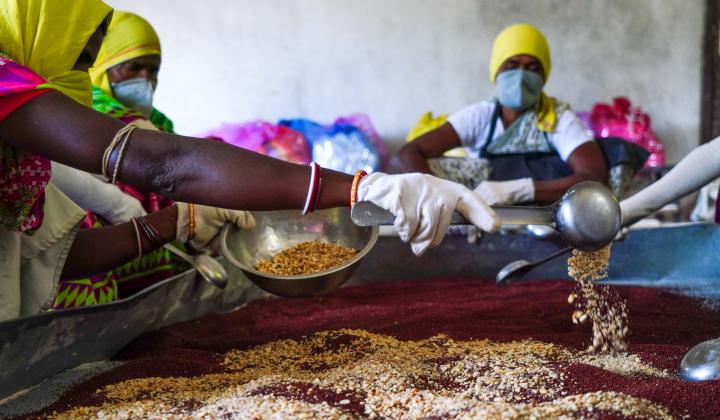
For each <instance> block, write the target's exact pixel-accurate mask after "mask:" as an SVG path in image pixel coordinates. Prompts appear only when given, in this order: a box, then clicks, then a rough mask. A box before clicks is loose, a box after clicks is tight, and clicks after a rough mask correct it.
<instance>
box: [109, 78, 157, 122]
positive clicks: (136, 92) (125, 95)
mask: <svg viewBox="0 0 720 420" xmlns="http://www.w3.org/2000/svg"><path fill="white" fill-rule="evenodd" d="M111 86H112V90H113V94H114V95H115V98H116V99H117V100H118V101H120V102H121V103H122V104H123V105H125V106H126V107H128V108H132V109H134V110H136V111H138V112H139V113H141V114H143V116H144V117H145V118H146V119H149V118H150V113H152V109H153V105H152V104H153V95H154V94H155V84H154V83H153V82H151V81H149V80H147V79H130V80H125V81H124V82H120V83H112V84H111Z"/></svg>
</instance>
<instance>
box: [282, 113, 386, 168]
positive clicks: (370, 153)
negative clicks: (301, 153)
mask: <svg viewBox="0 0 720 420" xmlns="http://www.w3.org/2000/svg"><path fill="white" fill-rule="evenodd" d="M279 124H280V125H283V126H286V127H289V128H291V129H293V130H295V131H298V132H300V133H302V134H303V135H304V136H305V138H306V139H307V140H308V142H309V143H310V149H311V151H312V160H314V161H315V162H317V163H319V164H320V166H322V167H323V168H328V169H332V170H335V171H340V172H345V173H347V174H354V173H355V172H356V171H357V170H359V169H363V170H365V171H367V172H368V173H371V172H376V171H378V170H380V164H381V159H380V153H379V152H378V150H377V149H376V148H375V146H374V145H373V144H372V141H371V140H370V139H369V138H368V136H367V135H366V134H365V133H363V131H361V130H360V129H359V128H357V127H355V126H353V125H350V124H347V123H337V122H336V123H335V124H332V125H321V124H318V123H316V122H314V121H310V120H306V119H293V120H281V121H280V123H279Z"/></svg>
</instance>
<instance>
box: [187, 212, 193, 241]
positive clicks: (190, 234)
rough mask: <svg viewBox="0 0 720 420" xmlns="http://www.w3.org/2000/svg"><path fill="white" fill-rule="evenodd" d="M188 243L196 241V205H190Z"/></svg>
mask: <svg viewBox="0 0 720 420" xmlns="http://www.w3.org/2000/svg"><path fill="white" fill-rule="evenodd" d="M188 216H189V218H190V221H189V222H188V241H192V240H193V239H195V204H188Z"/></svg>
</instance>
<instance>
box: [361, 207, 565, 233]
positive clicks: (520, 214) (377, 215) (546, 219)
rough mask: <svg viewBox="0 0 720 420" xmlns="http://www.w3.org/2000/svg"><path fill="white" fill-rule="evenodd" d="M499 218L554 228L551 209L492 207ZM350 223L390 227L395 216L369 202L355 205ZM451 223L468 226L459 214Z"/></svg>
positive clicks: (501, 221)
mask: <svg viewBox="0 0 720 420" xmlns="http://www.w3.org/2000/svg"><path fill="white" fill-rule="evenodd" d="M493 210H495V213H496V214H497V215H498V217H499V218H500V224H502V225H545V226H550V227H555V218H554V215H553V208H552V207H514V206H498V207H493ZM350 216H351V218H352V221H353V222H354V223H355V224H356V225H358V226H383V225H392V224H393V222H394V221H395V216H393V215H392V213H390V212H389V211H387V210H385V209H383V208H380V207H378V206H376V205H375V204H373V203H371V202H369V201H361V202H359V203H357V204H355V207H353V208H352V211H351V213H350ZM451 223H452V224H453V225H469V224H470V222H468V221H467V220H466V219H465V218H464V217H462V216H461V215H460V214H459V213H454V214H453V217H452V220H451Z"/></svg>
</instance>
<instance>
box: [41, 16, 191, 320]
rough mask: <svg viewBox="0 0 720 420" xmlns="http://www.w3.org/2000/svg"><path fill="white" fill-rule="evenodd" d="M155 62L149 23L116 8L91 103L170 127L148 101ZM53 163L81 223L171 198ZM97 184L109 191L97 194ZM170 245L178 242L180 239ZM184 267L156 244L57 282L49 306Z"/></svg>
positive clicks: (144, 283) (124, 288)
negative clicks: (86, 178)
mask: <svg viewBox="0 0 720 420" xmlns="http://www.w3.org/2000/svg"><path fill="white" fill-rule="evenodd" d="M159 68H160V40H159V38H158V36H157V33H156V32H155V30H154V29H153V27H152V26H151V25H150V24H149V23H148V22H147V21H146V20H145V19H143V18H142V17H140V16H138V15H136V14H133V13H129V12H122V11H117V10H116V11H115V12H114V13H113V16H112V21H111V22H110V26H109V28H108V31H107V35H106V36H105V40H104V42H103V45H102V47H101V48H100V52H99V53H98V57H97V59H96V61H95V64H94V65H93V67H92V68H90V78H91V79H92V82H93V87H92V93H93V108H94V109H95V110H96V111H99V112H102V113H104V114H107V115H110V116H111V117H113V118H117V119H119V120H120V121H123V122H125V123H133V124H135V125H140V126H142V127H143V128H153V129H154V128H157V129H159V130H162V131H164V132H167V133H172V132H173V124H172V121H170V120H169V119H168V118H167V117H165V115H164V114H162V113H161V112H159V111H157V110H155V109H154V108H153V106H152V97H153V92H154V89H155V86H156V85H157V74H158V71H159ZM148 119H149V120H150V121H148ZM53 169H54V170H55V171H56V172H58V173H60V174H61V176H63V178H64V179H63V181H64V182H62V183H60V182H58V186H60V188H61V190H63V192H64V193H66V194H67V195H68V196H70V197H71V198H72V199H73V200H75V201H76V202H77V203H79V204H81V205H82V206H83V207H84V208H85V209H87V210H88V214H87V216H86V217H85V220H84V223H83V226H84V227H86V228H98V227H102V226H103V225H105V224H106V223H107V221H109V222H111V223H113V224H114V223H118V220H119V221H120V222H127V221H129V220H130V219H131V218H132V217H134V216H138V215H142V214H145V212H147V213H153V212H157V211H159V210H161V209H163V208H166V207H169V206H171V205H173V201H172V200H170V199H168V198H165V197H163V196H161V195H159V194H155V193H152V192H149V193H148V192H143V191H139V190H138V189H136V188H133V187H132V186H130V185H126V184H122V183H118V184H117V187H118V188H115V187H114V186H100V187H98V188H93V189H92V190H90V189H89V188H83V187H82V186H81V182H80V181H79V180H78V179H77V178H78V177H77V176H70V175H74V174H71V173H70V174H66V173H68V172H70V171H71V170H70V169H68V168H66V167H65V166H63V165H59V164H54V165H53ZM93 181H95V180H93ZM99 182H102V181H99ZM71 183H72V184H71ZM69 184H70V185H69ZM100 189H103V190H105V189H110V190H114V191H108V192H107V193H105V194H100V193H99V192H98V190H100ZM117 195H119V196H121V197H118V196H117ZM115 202H120V203H128V204H127V205H126V206H124V207H127V208H128V209H130V211H127V210H126V211H121V212H116V213H120V214H118V215H113V216H115V217H114V219H115V220H113V219H109V218H108V217H107V216H106V215H105V213H106V210H105V209H106V208H107V207H108V204H109V203H115ZM134 203H137V205H138V206H140V211H141V213H140V214H134V213H135V212H136V210H135V209H134V207H135V206H134V205H132V204H134ZM113 207H118V206H113ZM175 245H176V246H178V247H180V248H183V245H182V244H181V243H176V244H175ZM187 268H188V266H187V264H186V263H185V262H184V261H181V260H179V259H178V258H176V257H175V256H174V255H173V254H172V253H171V252H170V251H168V250H167V249H165V248H160V249H157V250H155V251H152V252H149V253H147V254H146V255H144V256H142V258H138V259H136V260H133V261H131V262H128V263H127V264H124V265H123V266H122V267H119V268H117V269H115V270H113V271H112V272H110V273H104V274H98V275H94V276H91V277H89V278H84V279H74V280H68V281H63V282H61V284H60V287H59V290H58V294H57V296H56V298H55V299H54V301H53V304H52V307H53V309H65V308H68V307H78V306H84V305H92V304H96V303H107V302H109V301H112V300H114V299H118V298H125V297H128V296H130V295H132V294H134V293H136V292H138V291H140V290H142V289H144V288H146V287H148V286H150V285H152V284H155V283H157V282H159V281H162V280H164V279H166V278H168V277H171V276H173V275H175V274H177V273H179V272H181V271H184V270H186V269H187ZM83 291H86V292H87V293H86V294H85V296H87V299H85V300H82V299H78V298H77V296H76V295H78V294H82V292H83Z"/></svg>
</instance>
